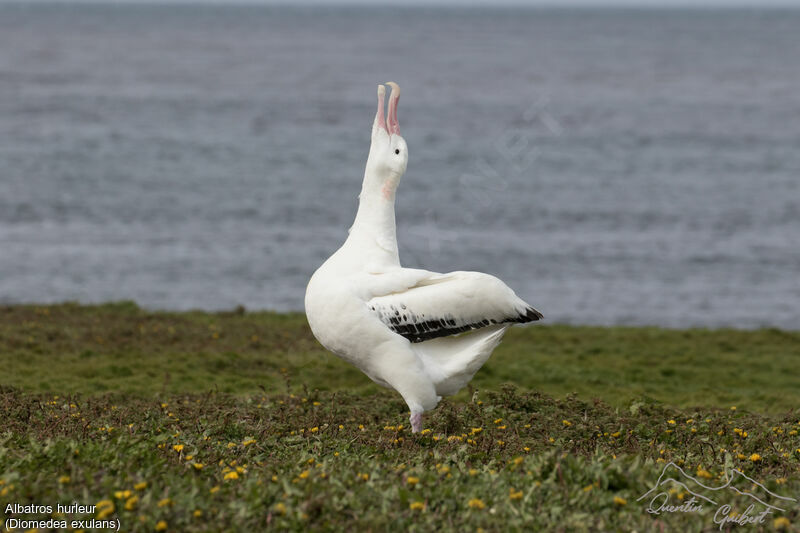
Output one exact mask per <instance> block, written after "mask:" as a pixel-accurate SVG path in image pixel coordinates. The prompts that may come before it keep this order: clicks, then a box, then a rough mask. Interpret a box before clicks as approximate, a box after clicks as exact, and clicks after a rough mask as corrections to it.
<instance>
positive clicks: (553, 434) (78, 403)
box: [0, 304, 800, 531]
mask: <svg viewBox="0 0 800 533" xmlns="http://www.w3.org/2000/svg"><path fill="white" fill-rule="evenodd" d="M798 340H800V337H799V336H798V334H797V333H794V332H784V331H777V330H762V331H752V332H747V331H705V330H690V331H674V330H662V329H655V328H586V327H568V326H535V327H532V328H527V329H519V330H514V331H512V332H511V333H510V334H509V335H508V338H507V339H506V341H504V343H503V344H502V345H501V348H500V350H498V352H497V353H496V354H495V355H494V356H493V358H492V359H491V360H490V362H489V363H488V364H487V365H486V367H485V368H484V369H483V370H481V372H479V374H478V376H476V379H475V380H474V382H473V384H474V386H475V388H474V389H471V390H468V391H465V392H464V393H462V394H461V395H459V396H457V397H455V398H453V399H448V400H445V401H444V402H443V403H442V404H441V405H440V407H439V408H438V409H437V410H436V411H434V412H433V413H431V414H429V415H426V418H425V427H426V428H427V429H426V430H425V432H424V434H421V435H413V434H411V433H410V428H408V422H407V413H406V412H405V404H404V403H403V402H402V400H401V399H400V397H399V396H397V395H396V394H394V393H392V392H390V391H386V390H384V389H380V388H377V387H375V386H373V385H370V384H369V382H368V381H367V379H366V378H365V377H363V376H362V375H361V374H360V373H359V372H358V371H356V370H354V369H351V368H350V367H348V366H347V365H345V364H343V363H341V362H339V361H338V360H337V359H336V358H334V357H333V356H331V355H329V354H327V353H326V352H325V351H324V350H323V349H321V348H320V347H319V346H318V345H317V344H316V342H315V341H314V340H313V337H311V335H310V333H309V332H308V329H307V326H306V325H305V322H304V319H303V317H302V316H300V315H281V314H273V313H246V312H233V313H217V314H209V313H151V312H145V311H142V310H140V309H138V308H136V307H135V306H133V305H131V304H117V305H105V306H96V307H95V306H88V307H83V306H77V305H60V306H51V307H42V306H13V307H6V308H0V364H1V365H2V368H3V373H2V374H0V412H2V415H3V416H2V420H0V505H2V509H3V511H6V512H4V513H3V514H0V520H4V521H5V522H3V523H2V524H0V528H5V527H7V526H9V525H11V526H14V527H16V526H18V525H20V524H19V523H18V522H14V521H15V520H29V519H36V520H46V519H49V518H54V519H56V520H66V521H67V522H68V523H69V522H71V521H72V520H81V521H86V520H92V519H95V520H119V522H118V523H119V525H120V526H121V527H122V530H123V531H222V530H224V531H261V530H265V529H274V530H279V531H280V530H296V531H300V530H308V529H315V530H340V529H343V528H345V527H346V528H352V529H353V530H357V531H362V530H363V531H385V530H387V529H390V528H391V529H397V530H405V529H408V530H418V531H431V530H451V529H452V530H459V531H461V530H473V531H474V530H477V529H479V528H480V529H483V530H485V531H514V530H519V531H521V530H527V531H545V530H547V531H617V530H619V531H633V530H637V531H650V530H664V531H672V530H674V531H719V530H722V531H732V530H734V529H741V530H743V531H774V530H789V531H795V530H797V523H798V522H800V513H798V509H799V508H800V506H799V505H798V503H797V502H796V501H795V502H792V501H789V500H780V501H778V500H777V499H775V496H774V495H783V496H785V497H791V498H795V499H800V438H799V437H798V431H800V409H797V405H798V399H799V398H798V396H800V390H798V387H797V386H796V376H797V373H796V368H797V367H798V365H797V363H798V360H800V343H799V342H798ZM504 383H514V384H515V385H513V386H512V385H508V384H505V385H504ZM670 463H672V464H673V465H674V466H672V467H670V468H672V469H673V470H671V471H672V472H678V471H677V470H675V469H676V468H677V467H680V468H681V469H682V470H683V472H684V473H685V475H686V476H690V477H691V479H693V480H694V481H691V480H689V481H687V479H684V481H685V482H686V486H685V487H683V488H682V487H680V486H678V485H670V486H669V487H665V488H664V491H666V492H667V494H668V497H669V498H670V501H671V502H672V503H673V504H674V505H675V506H676V507H678V506H681V505H684V504H687V503H688V502H690V501H691V498H692V497H693V495H692V493H691V492H689V490H694V491H695V492H696V491H697V490H698V486H702V485H698V484H697V483H695V481H698V482H702V483H704V484H705V485H707V486H709V487H718V486H721V485H724V484H725V483H726V481H727V480H729V479H738V481H742V480H743V479H744V480H746V479H747V478H735V475H734V472H735V471H740V472H741V473H742V474H744V475H746V476H748V477H749V478H750V480H752V481H753V482H756V481H757V482H758V483H760V484H761V485H760V486H757V485H755V484H753V483H751V481H750V480H747V482H746V483H745V484H744V485H742V484H741V483H739V484H738V485H737V488H738V489H739V492H751V493H753V494H758V495H759V496H760V498H761V499H762V500H765V501H766V503H771V504H775V505H776V507H780V508H781V509H783V510H782V511H775V510H773V511H772V512H771V513H768V514H766V515H764V517H763V519H762V520H761V521H760V522H758V523H755V524H745V525H737V524H736V523H735V522H734V521H733V520H734V519H735V518H736V516H737V515H736V513H737V512H738V513H740V514H739V515H738V517H739V518H740V519H742V520H743V518H742V516H744V517H745V518H746V517H747V516H748V515H747V514H744V515H743V514H742V513H744V512H745V509H746V508H747V507H748V505H750V503H751V502H752V501H753V500H752V498H750V497H748V496H747V495H744V494H740V493H737V492H736V491H734V490H732V489H727V490H724V491H721V492H715V493H714V494H717V495H719V496H718V497H717V498H715V499H716V500H717V503H718V504H722V503H725V504H729V505H731V509H730V510H729V512H727V513H723V514H722V515H719V514H718V513H717V511H718V508H717V506H710V505H706V508H705V509H703V510H702V511H688V510H684V511H675V512H666V511H662V512H661V513H660V514H654V513H648V512H647V507H648V505H649V504H650V500H651V498H644V499H642V500H641V501H637V499H638V498H640V496H642V495H643V494H644V493H645V492H647V491H648V490H650V489H651V488H652V487H653V486H654V485H655V484H656V482H657V480H658V479H659V475H660V474H661V473H662V471H663V470H664V468H665V466H667V465H670ZM737 483H738V482H737ZM684 489H685V490H684ZM704 494H705V495H706V496H709V495H710V494H711V493H710V492H708V491H707V490H706V491H705V492H704ZM72 502H77V503H80V504H83V505H93V506H95V508H94V509H92V510H91V511H90V512H72V513H69V512H67V513H65V514H63V515H62V514H59V511H58V509H57V508H56V504H59V503H60V504H62V505H68V504H70V503H72ZM9 504H12V505H14V504H19V505H23V506H24V505H30V504H36V505H50V506H52V507H53V509H52V512H46V513H43V512H41V510H38V512H37V510H33V511H32V510H30V509H27V510H26V509H17V510H13V509H12V511H11V512H7V509H8V507H7V505H9ZM778 504H780V505H778ZM760 505H761V504H759V503H757V502H756V507H755V509H754V510H753V511H752V512H751V513H750V514H751V515H758V513H760V512H762V511H764V510H765V509H767V508H766V507H763V506H761V507H759V506H760ZM690 507H691V505H690V506H689V507H687V508H686V509H689V508H690ZM715 515H717V518H719V517H720V516H722V517H723V518H724V517H725V516H729V517H731V518H730V520H729V521H728V522H726V523H723V524H722V527H720V524H719V523H718V522H716V521H715ZM30 525H31V524H25V523H23V524H21V526H23V527H21V529H20V530H21V531H22V530H25V529H26V527H25V526H30ZM70 525H71V524H70ZM85 525H87V524H86V523H83V524H78V523H76V527H74V529H81V528H82V526H85ZM89 525H90V524H89ZM44 529H46V528H40V530H44ZM97 530H98V531H100V529H97Z"/></svg>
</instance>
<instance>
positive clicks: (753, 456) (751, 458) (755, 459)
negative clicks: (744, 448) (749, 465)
mask: <svg viewBox="0 0 800 533" xmlns="http://www.w3.org/2000/svg"><path fill="white" fill-rule="evenodd" d="M749 459H750V460H751V461H753V462H754V463H755V462H758V461H760V460H761V456H760V455H758V454H757V453H754V454H753V455H751V456H750V457H749Z"/></svg>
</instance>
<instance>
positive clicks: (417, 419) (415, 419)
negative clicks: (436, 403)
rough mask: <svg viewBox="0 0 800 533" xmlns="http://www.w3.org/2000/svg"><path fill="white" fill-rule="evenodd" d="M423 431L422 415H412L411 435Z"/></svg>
mask: <svg viewBox="0 0 800 533" xmlns="http://www.w3.org/2000/svg"><path fill="white" fill-rule="evenodd" d="M420 431H422V413H411V433H419V432H420Z"/></svg>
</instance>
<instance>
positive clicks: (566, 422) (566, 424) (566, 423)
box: [561, 420, 572, 427]
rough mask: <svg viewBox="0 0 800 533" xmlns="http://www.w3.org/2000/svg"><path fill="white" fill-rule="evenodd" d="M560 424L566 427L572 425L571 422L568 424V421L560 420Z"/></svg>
mask: <svg viewBox="0 0 800 533" xmlns="http://www.w3.org/2000/svg"><path fill="white" fill-rule="evenodd" d="M561 423H562V424H564V425H565V426H567V427H569V426H571V425H572V422H570V421H569V420H562V421H561Z"/></svg>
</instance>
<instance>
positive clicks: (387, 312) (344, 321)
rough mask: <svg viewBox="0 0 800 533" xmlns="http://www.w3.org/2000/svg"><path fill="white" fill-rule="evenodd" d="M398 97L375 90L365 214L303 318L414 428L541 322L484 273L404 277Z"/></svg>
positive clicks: (324, 271)
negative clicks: (388, 396)
mask: <svg viewBox="0 0 800 533" xmlns="http://www.w3.org/2000/svg"><path fill="white" fill-rule="evenodd" d="M387 85H389V86H390V87H391V88H392V92H391V96H390V98H389V110H388V113H387V116H386V118H384V98H385V93H386V89H385V87H384V86H383V85H379V86H378V111H377V113H376V115H375V121H374V123H373V126H372V143H371V146H370V151H369V156H368V158H367V166H366V171H365V172H364V182H363V185H362V188H361V194H360V195H359V206H358V212H357V214H356V218H355V222H354V223H353V226H352V228H350V234H349V236H348V238H347V240H346V241H345V243H344V244H343V245H342V247H341V248H339V250H337V251H336V252H335V253H334V254H333V255H332V256H331V257H330V258H328V260H327V261H325V263H323V264H322V266H321V267H319V269H317V271H316V272H315V273H314V275H313V276H312V277H311V280H310V281H309V283H308V287H307V289H306V298H305V308H306V316H307V317H308V323H309V325H310V326H311V330H312V332H313V333H314V336H315V337H316V338H317V340H319V342H320V343H322V345H323V346H325V348H327V349H328V350H330V351H332V352H333V353H335V354H336V355H338V356H339V357H341V358H342V359H344V360H345V361H348V362H349V363H351V364H353V365H355V366H357V367H358V368H359V369H361V370H362V371H363V372H364V373H365V374H366V375H367V376H369V377H370V378H371V379H372V380H373V381H375V382H376V383H378V384H380V385H383V386H385V387H389V388H392V389H394V390H396V391H397V392H399V393H400V395H402V397H403V399H404V400H405V401H406V403H407V404H408V408H409V409H410V411H411V428H412V431H413V432H415V433H416V432H418V431H419V430H420V429H421V427H422V413H423V412H425V411H429V410H431V409H433V408H434V407H436V405H437V403H438V402H439V400H441V397H442V396H446V395H451V394H455V393H456V392H458V391H459V390H460V389H461V388H463V387H464V386H465V385H466V384H467V383H468V382H469V381H470V380H471V379H472V377H473V376H474V375H475V373H476V372H477V371H478V369H480V367H481V366H482V365H483V363H484V362H486V360H487V359H488V358H489V356H490V355H491V353H492V350H494V348H495V347H496V346H497V345H498V344H499V342H500V340H501V339H502V337H503V335H504V334H505V331H506V329H508V327H510V326H511V325H513V324H515V323H520V324H522V323H527V322H532V321H535V320H539V319H540V318H542V314H541V313H539V311H537V310H536V309H534V308H533V307H531V306H530V305H528V304H527V303H525V302H524V301H523V300H522V299H520V298H519V297H518V296H517V295H516V294H514V291H512V290H511V289H510V288H508V287H507V286H506V285H505V284H504V283H503V282H502V281H500V280H499V279H497V278H495V277H494V276H490V275H489V274H483V273H480V272H450V273H446V274H440V273H437V272H430V271H427V270H419V269H413V268H403V267H402V266H400V257H399V254H398V249H397V236H396V231H395V216H394V201H395V191H396V190H397V185H398V183H399V182H400V178H401V177H402V176H403V174H404V173H405V170H406V165H407V163H408V147H407V146H406V142H405V140H404V139H403V138H402V137H401V136H400V129H399V126H398V122H397V103H398V100H399V97H400V88H399V87H398V86H397V84H396V83H393V82H389V83H388V84H387Z"/></svg>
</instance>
